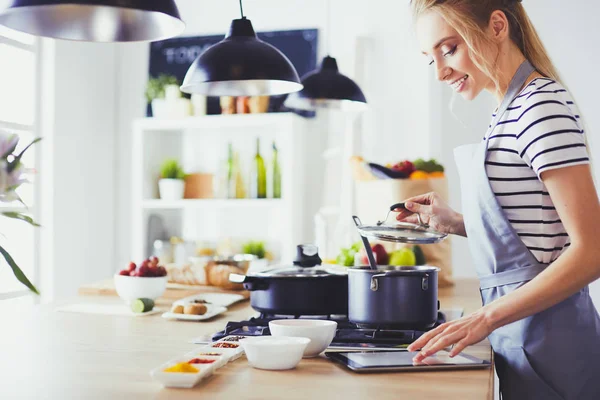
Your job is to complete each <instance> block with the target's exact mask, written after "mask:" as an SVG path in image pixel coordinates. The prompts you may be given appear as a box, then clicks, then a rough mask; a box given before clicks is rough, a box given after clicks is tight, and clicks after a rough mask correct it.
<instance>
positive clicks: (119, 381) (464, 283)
mask: <svg viewBox="0 0 600 400" xmlns="http://www.w3.org/2000/svg"><path fill="white" fill-rule="evenodd" d="M440 301H441V303H442V308H446V309H447V308H456V307H459V308H464V310H465V313H469V312H472V311H474V310H476V309H478V308H479V307H480V299H479V291H478V284H477V282H476V281H474V280H458V281H457V285H456V286H455V287H453V288H449V289H441V290H440ZM74 302H76V303H83V302H86V303H95V304H118V303H119V302H120V300H119V299H118V298H112V297H106V296H104V297H99V296H79V297H78V298H77V299H75V301H70V302H66V303H65V302H61V303H54V304H48V305H43V306H36V307H29V308H18V307H17V308H14V309H12V310H10V311H8V312H6V313H5V314H4V315H3V321H2V328H1V332H2V333H1V336H0V337H1V338H2V352H1V357H0V377H1V382H2V384H0V398H2V399H22V398H25V399H30V398H31V399H121V398H122V399H138V398H139V399H149V398H152V399H169V400H177V399H196V398H199V397H202V398H218V399H303V400H305V399H307V398H309V399H337V398H347V399H374V398H377V399H378V400H382V399H398V398H406V399H409V398H411V399H412V398H414V399H436V400H439V399H445V400H447V399H461V400H465V399H492V398H493V386H494V379H493V370H492V369H491V368H490V369H484V370H471V371H444V372H413V373H377V374H364V375H363V374H357V373H354V372H351V371H349V370H347V369H344V367H341V366H339V365H336V364H334V363H332V362H331V361H328V360H327V359H326V358H324V356H320V357H318V358H315V359H305V360H303V361H302V362H301V363H300V364H299V365H298V367H297V368H296V369H294V370H289V371H262V370H257V369H254V368H252V367H250V366H249V365H248V363H247V361H246V359H245V358H244V357H242V358H240V359H239V360H237V361H235V362H232V363H230V364H228V365H226V366H225V367H223V368H221V369H219V370H218V371H217V373H216V374H215V375H214V376H213V377H211V378H209V379H208V380H206V381H203V382H201V383H200V384H199V385H198V386H196V387H194V388H193V389H166V388H163V387H162V386H161V385H160V384H159V383H157V382H154V381H152V379H151V378H150V375H149V371H150V370H151V369H152V368H154V367H156V366H158V365H160V364H161V363H163V362H165V361H167V360H169V359H171V358H174V357H177V356H179V355H182V354H183V353H186V352H188V351H190V350H193V349H194V348H195V347H197V345H194V344H191V343H190V340H191V339H193V338H197V337H201V336H206V337H209V336H210V335H211V334H212V333H214V332H216V331H219V330H222V329H223V328H224V326H225V323H226V322H227V321H235V320H243V319H247V318H248V317H249V316H251V315H253V314H254V311H253V310H252V309H251V308H250V304H249V302H248V301H245V302H241V303H237V304H235V305H233V306H231V307H230V309H229V310H228V311H227V312H226V313H225V314H222V315H221V316H219V317H217V318H215V319H213V320H211V321H209V322H182V321H167V320H164V319H163V318H161V317H160V314H155V315H148V316H140V317H130V316H114V315H92V314H80V313H71V312H56V311H54V309H55V308H56V307H57V306H61V305H64V304H70V303H74ZM157 307H160V308H163V309H165V310H166V309H168V307H169V300H163V301H158V302H157ZM465 353H468V354H471V355H474V356H477V357H480V358H484V359H487V360H490V359H491V348H490V346H489V343H488V342H487V341H483V342H481V343H479V344H477V345H475V346H471V347H469V348H468V349H467V351H465Z"/></svg>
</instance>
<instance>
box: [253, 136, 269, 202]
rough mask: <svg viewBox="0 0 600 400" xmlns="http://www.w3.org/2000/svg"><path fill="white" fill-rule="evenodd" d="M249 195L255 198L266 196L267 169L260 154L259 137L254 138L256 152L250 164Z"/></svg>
mask: <svg viewBox="0 0 600 400" xmlns="http://www.w3.org/2000/svg"><path fill="white" fill-rule="evenodd" d="M250 179H251V181H250V187H251V190H250V196H251V197H252V198H255V199H264V198H266V197H267V170H266V168H265V160H263V158H262V156H261V155H260V138H256V154H255V155H254V164H253V165H252V175H251V177H250Z"/></svg>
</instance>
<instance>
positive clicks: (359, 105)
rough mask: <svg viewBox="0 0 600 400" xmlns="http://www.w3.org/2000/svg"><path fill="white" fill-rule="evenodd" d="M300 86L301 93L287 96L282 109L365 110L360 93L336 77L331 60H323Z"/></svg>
mask: <svg viewBox="0 0 600 400" xmlns="http://www.w3.org/2000/svg"><path fill="white" fill-rule="evenodd" d="M302 85H304V88H303V89H302V90H301V91H299V92H298V93H292V94H290V95H289V96H288V98H287V99H286V101H285V106H286V107H289V108H294V109H299V110H309V111H312V110H316V109H318V108H328V109H336V110H342V111H363V110H365V109H366V108H367V99H366V98H365V95H364V94H363V92H362V90H360V87H358V85H357V84H356V82H354V81H353V80H352V79H350V78H348V77H347V76H346V75H343V74H340V72H339V70H338V66H337V62H336V60H335V58H333V57H329V56H327V57H325V58H324V59H323V62H322V63H321V67H320V68H319V69H317V70H314V71H311V72H309V73H308V74H306V75H304V76H303V77H302Z"/></svg>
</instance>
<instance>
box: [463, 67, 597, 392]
mask: <svg viewBox="0 0 600 400" xmlns="http://www.w3.org/2000/svg"><path fill="white" fill-rule="evenodd" d="M533 71H534V68H533V67H532V66H531V64H530V63H529V62H528V61H525V62H524V63H523V64H522V65H521V66H520V67H519V69H518V70H517V73H516V74H515V76H514V77H513V79H512V81H511V84H510V87H509V89H508V92H507V93H506V96H505V98H504V100H503V102H502V104H501V106H500V108H499V109H498V112H497V114H496V117H495V118H494V120H493V121H492V125H491V128H490V129H489V132H490V135H488V137H489V136H491V133H492V131H493V130H494V128H495V127H496V126H497V124H498V121H499V120H500V118H501V117H502V115H503V114H504V112H505V111H506V109H507V108H508V106H509V104H510V103H511V102H512V100H513V99H514V97H515V96H516V95H517V94H518V93H519V91H520V89H521V87H522V86H523V85H524V84H525V83H526V81H527V77H528V76H529V75H530V74H531V73H532V72H533ZM487 146H488V139H487V138H486V139H485V140H484V141H483V142H481V143H480V144H476V145H466V146H461V147H458V148H456V149H455V151H454V153H455V158H456V163H457V165H458V169H459V174H460V181H461V190H462V199H463V204H462V209H463V211H464V221H465V228H466V231H467V236H468V239H469V247H470V250H471V256H472V258H473V261H474V264H475V267H476V270H477V275H478V276H479V280H480V291H481V298H482V300H483V304H484V305H485V304H488V303H490V302H492V301H494V300H496V299H498V298H499V297H501V296H504V295H505V294H507V293H510V292H512V291H513V290H515V289H517V288H518V287H520V286H522V285H524V284H525V283H526V282H528V281H530V280H531V279H533V278H534V277H535V276H536V275H537V274H538V273H540V272H541V271H542V270H544V268H545V267H546V265H543V264H540V263H539V262H538V261H537V259H536V258H535V257H534V256H533V254H532V253H531V252H530V251H529V249H528V248H527V247H526V246H525V244H524V243H523V241H522V240H521V239H520V238H519V236H518V235H517V233H516V232H515V230H514V229H513V227H512V226H511V224H510V222H509V221H508V220H507V218H506V216H505V215H504V212H503V210H502V208H501V206H500V204H499V203H498V201H497V199H496V197H495V195H494V193H493V191H492V188H491V187H490V183H489V180H488V177H487V174H486V170H485V160H486V156H487ZM489 340H490V342H491V344H492V347H493V349H494V360H495V365H496V371H497V373H498V377H499V379H500V391H501V393H502V396H503V398H504V399H506V400H534V399H540V400H558V399H569V400H570V399H578V400H587V399H590V400H592V399H600V317H599V316H598V312H597V311H596V308H595V307H594V305H593V303H592V300H591V298H590V296H589V291H588V287H587V286H586V287H585V288H583V289H581V290H580V291H579V292H578V293H576V294H574V295H572V296H571V297H569V298H567V299H566V300H564V301H562V302H561V303H559V304H557V305H555V306H553V307H550V308H549V309H547V310H544V311H542V312H540V313H538V314H535V315H532V316H530V317H527V318H524V319H522V320H520V321H516V322H513V323H511V324H508V325H505V326H503V327H501V328H499V329H497V330H495V331H494V332H493V333H492V334H491V335H490V336H489Z"/></svg>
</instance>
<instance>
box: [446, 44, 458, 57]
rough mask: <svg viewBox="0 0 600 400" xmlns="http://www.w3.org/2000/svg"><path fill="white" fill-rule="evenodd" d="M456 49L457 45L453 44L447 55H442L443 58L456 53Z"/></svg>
mask: <svg viewBox="0 0 600 400" xmlns="http://www.w3.org/2000/svg"><path fill="white" fill-rule="evenodd" d="M457 48H458V45H457V44H455V45H454V46H453V47H452V48H451V49H450V50H449V51H448V52H447V53H444V57H448V56H451V55H452V54H454V53H456V49H457Z"/></svg>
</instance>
